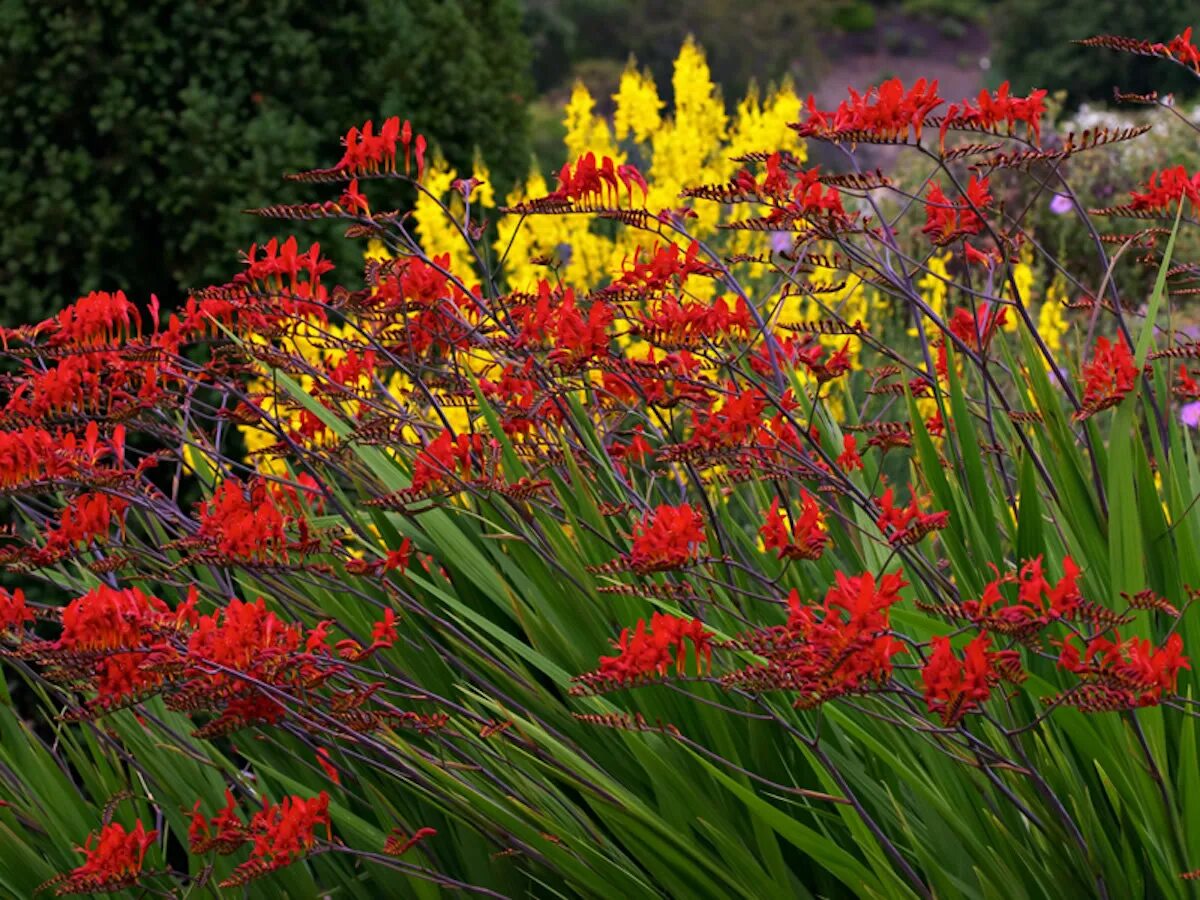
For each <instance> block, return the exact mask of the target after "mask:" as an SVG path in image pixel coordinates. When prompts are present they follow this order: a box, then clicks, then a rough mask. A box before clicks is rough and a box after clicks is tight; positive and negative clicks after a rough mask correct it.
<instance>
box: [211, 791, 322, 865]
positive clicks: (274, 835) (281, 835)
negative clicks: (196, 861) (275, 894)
mask: <svg viewBox="0 0 1200 900" xmlns="http://www.w3.org/2000/svg"><path fill="white" fill-rule="evenodd" d="M225 800H226V804H225V807H224V808H223V809H221V811H220V812H218V813H217V814H216V815H215V816H214V817H213V818H212V819H211V820H206V819H205V817H204V815H203V814H202V813H201V812H200V801H196V807H195V809H194V810H193V812H192V822H191V825H190V827H189V829H188V839H189V845H190V849H191V851H192V852H193V853H205V852H208V851H210V850H215V851H216V852H217V853H220V854H223V855H224V854H229V853H233V852H235V851H236V850H237V849H238V848H240V847H242V846H243V845H244V844H246V843H252V844H253V846H252V848H251V851H250V858H249V859H247V860H246V861H245V862H244V863H242V864H241V865H239V866H238V867H237V868H235V869H234V870H233V874H232V875H231V876H230V877H229V878H226V879H225V880H224V881H222V882H221V884H220V886H221V887H239V886H241V885H243V884H246V883H247V882H249V881H251V880H253V879H255V878H259V877H260V876H263V875H266V874H267V873H268V872H273V871H275V870H276V869H282V868H283V867H284V866H286V865H289V864H290V863H293V862H296V861H297V860H299V859H301V858H303V857H304V856H306V855H307V854H308V853H309V852H311V851H312V849H313V847H314V846H315V844H316V841H317V834H316V832H317V829H318V828H320V827H322V826H323V827H324V829H325V836H326V838H327V839H328V840H332V839H333V833H332V828H331V823H330V818H329V795H328V794H327V793H325V792H324V791H322V792H321V793H320V794H318V795H317V796H315V797H311V798H307V799H306V798H303V797H299V796H296V795H292V796H288V797H284V798H283V800H282V801H281V802H279V803H271V802H269V801H267V800H263V808H262V809H261V810H259V811H258V812H256V813H255V814H254V815H253V816H252V817H251V818H250V821H249V822H246V823H243V822H242V820H241V819H240V818H239V816H238V815H237V811H236V806H235V804H234V799H233V795H232V794H231V793H230V792H229V791H226V792H225Z"/></svg>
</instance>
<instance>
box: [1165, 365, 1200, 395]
mask: <svg viewBox="0 0 1200 900" xmlns="http://www.w3.org/2000/svg"><path fill="white" fill-rule="evenodd" d="M1171 392H1172V393H1173V394H1174V395H1175V396H1176V397H1178V398H1179V399H1180V400H1200V381H1197V380H1196V379H1195V378H1193V377H1192V376H1191V375H1190V374H1188V370H1187V366H1180V367H1179V370H1178V371H1177V372H1176V373H1175V383H1174V384H1173V385H1172V386H1171Z"/></svg>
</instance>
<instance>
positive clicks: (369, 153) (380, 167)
mask: <svg viewBox="0 0 1200 900" xmlns="http://www.w3.org/2000/svg"><path fill="white" fill-rule="evenodd" d="M412 138H413V133H412V123H410V122H409V121H408V120H405V122H404V124H403V125H401V124H400V118H399V117H398V116H392V117H391V118H389V119H387V120H386V121H385V122H384V123H383V127H382V128H380V129H379V134H375V126H374V124H373V123H372V122H367V123H366V124H365V125H363V126H362V128H361V129H359V128H351V129H350V130H349V131H348V132H346V136H345V137H344V138H343V139H342V143H343V144H344V145H345V147H346V152H345V154H344V155H343V156H342V158H341V160H340V161H339V162H338V164H337V165H336V166H334V167H333V169H332V170H330V171H333V172H349V173H351V174H355V175H373V174H377V173H379V172H396V171H398V170H397V167H396V144H397V142H399V143H400V145H401V146H402V147H403V148H404V172H405V174H407V173H408V172H409V166H410V156H409V150H410V147H411V145H412ZM416 151H417V178H418V180H419V179H420V177H421V170H422V168H423V167H424V159H423V156H424V152H425V138H424V136H423V135H417V142H416Z"/></svg>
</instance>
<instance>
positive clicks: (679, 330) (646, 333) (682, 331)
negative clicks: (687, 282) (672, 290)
mask: <svg viewBox="0 0 1200 900" xmlns="http://www.w3.org/2000/svg"><path fill="white" fill-rule="evenodd" d="M753 328H754V319H753V317H752V316H751V314H750V307H749V306H748V305H747V303H746V301H745V299H744V298H742V297H738V298H737V301H736V302H735V304H734V309H732V310H731V309H730V308H729V303H728V302H727V301H726V300H725V298H724V297H717V298H716V299H715V300H714V301H713V302H712V303H711V304H706V303H703V302H700V301H688V300H680V299H679V298H678V297H675V296H673V295H667V296H665V297H661V298H659V299H657V300H656V301H655V302H654V305H653V306H651V308H650V309H648V310H646V311H645V312H642V313H641V314H640V315H637V316H636V318H635V320H634V330H635V332H636V333H637V334H638V335H640V336H641V337H643V338H645V339H646V340H647V341H649V342H650V343H652V344H656V345H658V346H659V347H661V348H663V349H664V350H675V349H682V348H687V349H692V350H695V349H699V348H701V347H703V346H704V345H705V344H706V343H708V342H715V341H716V340H717V339H719V338H721V337H723V336H726V335H739V336H742V337H745V336H746V335H748V334H749V333H750V332H751V330H752V329H753Z"/></svg>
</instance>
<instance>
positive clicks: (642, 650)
mask: <svg viewBox="0 0 1200 900" xmlns="http://www.w3.org/2000/svg"><path fill="white" fill-rule="evenodd" d="M688 642H690V643H691V645H692V650H693V653H694V655H695V659H696V672H697V674H699V673H700V672H701V671H702V670H703V669H706V668H708V667H710V666H711V665H712V635H711V634H710V633H709V632H707V631H705V629H704V623H703V622H701V621H700V620H699V619H685V618H681V617H680V616H672V615H668V614H666V613H657V612H656V613H654V614H653V615H652V616H651V617H650V626H649V628H647V627H646V620H645V619H638V623H637V626H636V627H635V629H634V632H633V634H630V633H629V629H628V628H625V629H622V631H621V636H620V638H618V639H617V640H616V641H614V642H613V646H614V647H616V649H617V650H619V651H621V652H620V655H619V656H602V657H600V668H599V669H597V670H596V671H595V672H589V673H587V674H586V675H580V676H578V677H576V678H575V679H574V680H575V681H576V682H578V683H579V684H578V686H577V687H575V688H572V693H576V694H579V693H593V692H595V691H598V690H602V689H605V688H612V687H622V686H625V685H629V684H634V683H637V682H639V681H643V680H645V679H647V678H652V677H655V676H658V677H660V678H661V677H665V676H666V675H667V673H668V672H669V671H670V668H671V666H672V665H674V666H675V671H676V672H682V671H683V667H684V664H685V663H686V661H687V643H688Z"/></svg>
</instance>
